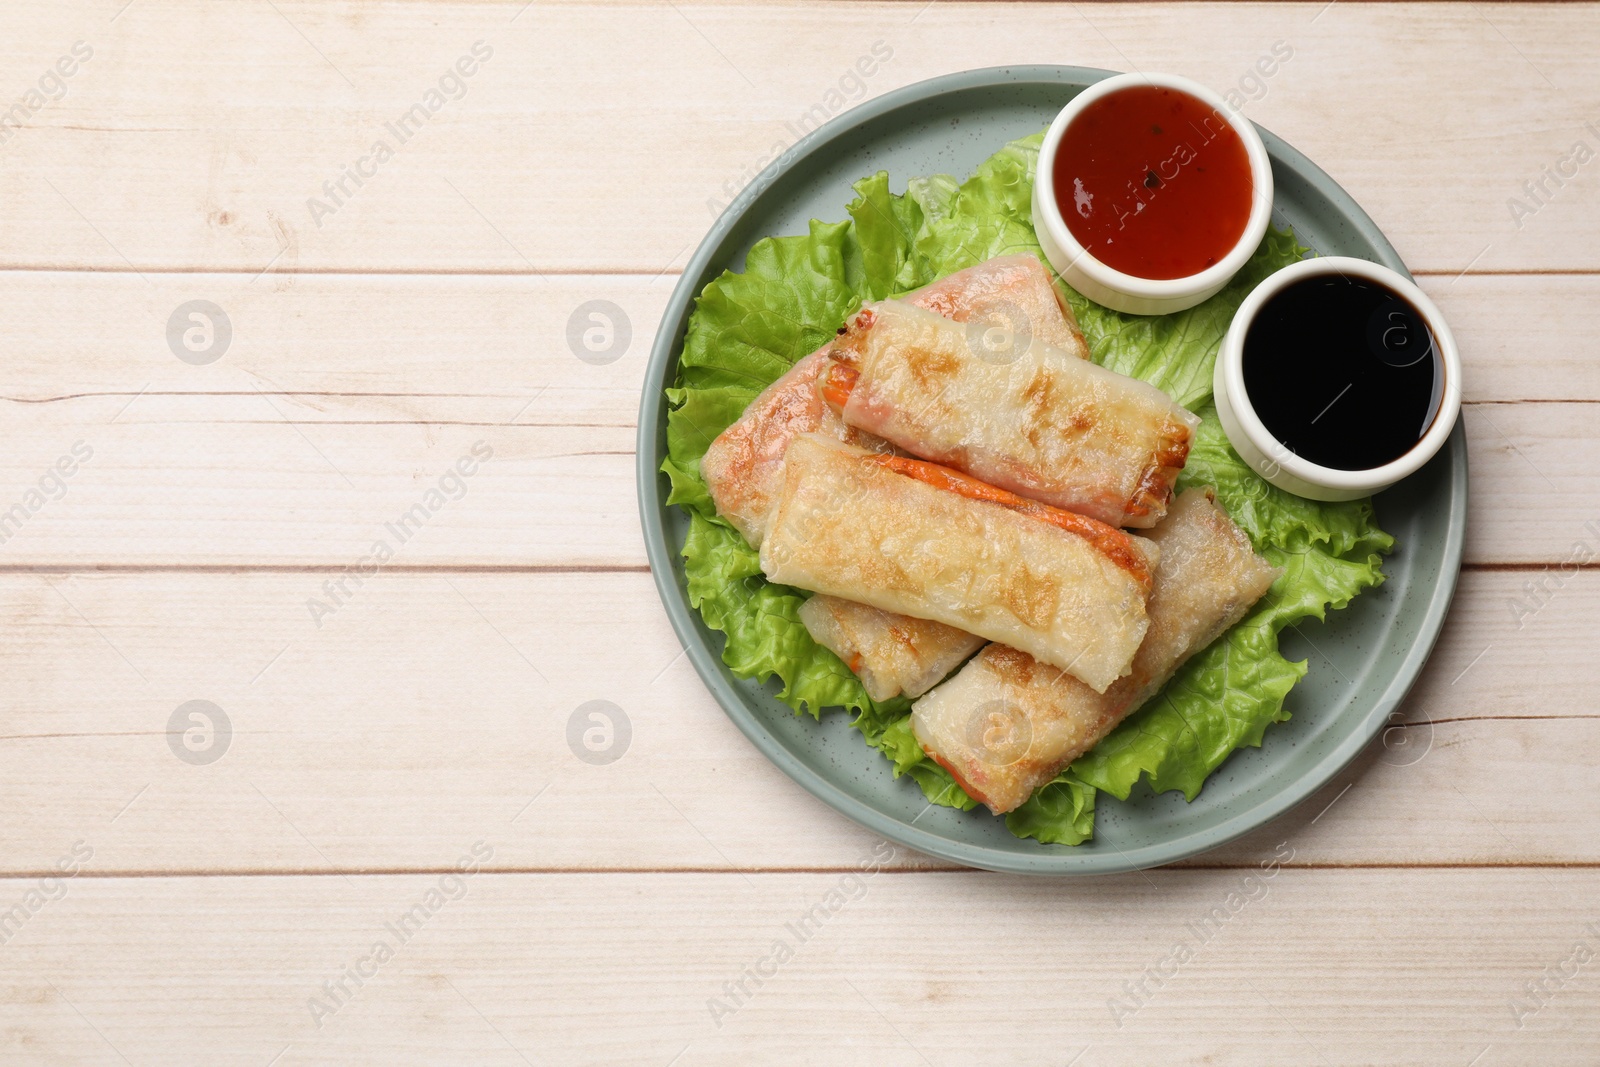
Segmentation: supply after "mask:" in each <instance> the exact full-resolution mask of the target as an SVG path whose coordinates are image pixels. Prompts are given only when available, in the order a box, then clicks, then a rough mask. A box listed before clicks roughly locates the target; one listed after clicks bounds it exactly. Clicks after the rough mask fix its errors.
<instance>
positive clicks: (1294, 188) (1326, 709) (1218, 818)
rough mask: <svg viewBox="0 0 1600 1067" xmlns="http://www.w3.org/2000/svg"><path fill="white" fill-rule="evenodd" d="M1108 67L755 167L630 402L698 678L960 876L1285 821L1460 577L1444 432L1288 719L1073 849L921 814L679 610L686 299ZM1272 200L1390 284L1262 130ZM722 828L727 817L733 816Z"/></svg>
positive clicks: (1380, 703)
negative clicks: (1184, 792)
mask: <svg viewBox="0 0 1600 1067" xmlns="http://www.w3.org/2000/svg"><path fill="white" fill-rule="evenodd" d="M1110 74H1111V72H1110V71H1102V70H1092V69H1087V68H1082V67H1043V66H1031V67H997V68H991V69H988V70H975V71H967V72H965V73H962V74H954V75H950V76H947V77H943V78H935V79H933V80H931V81H926V82H922V83H920V84H917V85H911V86H907V87H906V88H904V89H900V90H897V91H895V92H891V93H887V94H885V95H884V96H881V97H879V98H877V99H876V100H873V101H871V102H869V103H867V104H864V105H862V106H861V107H858V108H856V109H855V110H853V111H850V112H848V113H846V114H844V115H841V116H839V117H838V118H836V119H834V120H833V121H831V122H829V123H828V124H826V125H825V126H823V127H822V128H820V129H818V130H816V131H814V132H813V133H811V134H810V135H809V136H807V137H806V138H805V139H804V140H802V141H801V142H800V143H799V144H797V145H795V146H794V147H793V148H792V149H790V150H789V151H788V152H786V153H784V155H783V156H782V157H781V158H780V159H779V160H778V161H777V162H775V163H774V164H773V165H772V166H771V167H769V168H767V170H766V171H765V172H763V173H762V174H761V175H760V176H759V177H758V178H757V179H756V180H755V181H754V182H753V183H751V185H750V186H749V188H747V189H745V190H744V192H743V193H741V194H740V195H739V197H738V199H737V200H735V201H734V203H733V204H732V206H730V207H729V208H728V210H727V211H726V212H725V213H724V214H723V215H722V217H721V218H720V219H718V220H717V222H716V224H715V225H714V226H712V228H711V232H710V233H709V234H707V235H706V239H705V240H704V241H703V242H702V243H701V245H700V248H699V249H698V251H696V252H695V255H694V258H693V259H692V260H691V261H690V262H689V265H688V267H687V268H686V269H685V270H684V273H683V277H682V280H680V281H679V283H678V287H677V290H676V291H675V292H674V293H673V294H672V299H671V301H669V303H668V304H667V310H666V314H665V315H664V316H663V317H662V321H661V328H660V331H659V332H658V333H657V335H656V340H655V345H654V347H653V349H652V351H651V355H650V365H649V368H648V369H647V371H646V373H645V379H644V393H643V397H642V399H641V402H640V406H639V445H638V456H639V460H638V462H639V466H638V478H639V512H640V516H641V519H642V521H643V524H644V539H645V546H646V548H647V550H648V552H649V557H650V567H651V570H652V571H653V572H654V574H655V579H656V587H657V588H658V589H659V590H660V592H661V600H662V603H663V604H665V605H666V609H667V614H668V615H669V616H670V617H671V619H672V625H673V627H674V628H675V629H676V630H677V633H678V637H679V639H680V640H682V641H683V643H684V646H685V647H686V648H687V650H688V654H689V658H690V659H691V660H692V661H693V663H694V666H695V669H696V670H697V671H699V673H700V677H701V678H702V679H704V680H705V684H706V687H707V688H708V689H710V691H711V693H712V695H713V696H715V697H716V699H717V702H718V703H720V704H721V705H722V707H723V709H724V710H725V711H726V712H727V713H728V717H729V718H731V719H732V720H733V721H734V723H735V724H737V725H738V727H739V729H740V730H742V731H743V732H744V733H745V735H746V736H747V737H749V738H750V740H751V742H752V743H754V744H755V746H756V747H757V748H759V749H760V750H761V751H762V752H763V753H765V754H766V756H767V757H768V758H769V759H771V760H772V762H773V763H775V764H777V765H778V767H780V768H781V769H782V770H783V772H784V773H785V774H787V775H789V776H790V777H791V778H793V779H794V780H795V781H797V782H799V783H800V784H801V785H802V786H804V787H805V788H806V789H807V790H809V791H810V792H811V793H813V794H814V795H815V796H817V797H818V798H819V799H821V800H823V801H824V802H826V803H827V804H829V805H831V806H832V807H834V808H835V809H837V810H838V811H840V812H842V813H844V814H845V815H848V816H849V817H850V818H852V819H854V820H856V821H857V822H859V823H861V824H862V825H863V826H865V827H867V828H868V829H870V830H872V831H873V832H875V833H879V834H882V835H883V836H884V837H887V838H889V839H890V840H892V841H895V842H898V843H899V844H902V845H905V846H906V847H908V848H912V849H916V850H917V851H919V852H924V853H927V854H929V855H933V856H941V857H944V858H946V859H950V860H954V861H956V862H959V863H964V864H969V865H971V866H974V867H983V868H988V869H990V870H996V871H1014V872H1021V873H1028V874H1056V875H1060V874H1106V873H1113V872H1117V871H1127V870H1131V869H1134V868H1139V867H1151V866H1156V865H1158V864H1162V863H1170V862H1172V861H1174V860H1179V859H1183V858H1184V857H1187V856H1192V855H1194V854H1195V853H1198V852H1202V851H1204V850H1206V849H1209V848H1214V847H1216V846H1217V845H1220V844H1222V843H1224V842H1226V841H1230V840H1232V839H1233V838H1236V837H1238V836H1239V835H1241V834H1244V833H1246V832H1248V831H1250V830H1253V829H1255V828H1257V827H1259V826H1261V825H1262V824H1264V823H1266V822H1267V821H1269V820H1271V819H1273V818H1274V817H1276V816H1278V815H1281V814H1282V813H1283V812H1285V811H1288V810H1289V809H1290V808H1292V807H1294V806H1295V805H1296V804H1298V803H1300V802H1301V801H1302V800H1304V799H1305V798H1306V797H1308V796H1310V795H1311V794H1312V793H1313V792H1315V791H1316V790H1317V789H1318V788H1319V787H1321V786H1322V785H1323V784H1325V783H1326V782H1327V781H1328V780H1329V779H1330V778H1332V777H1333V776H1334V775H1335V774H1337V773H1338V771H1339V770H1340V768H1342V767H1344V766H1345V764H1347V763H1349V762H1350V760H1351V759H1352V758H1354V757H1355V756H1356V754H1357V753H1359V752H1360V751H1361V749H1362V748H1363V747H1364V746H1365V745H1367V744H1368V743H1370V742H1371V741H1372V740H1373V739H1374V738H1375V737H1376V736H1377V735H1378V734H1379V733H1380V732H1381V731H1382V729H1383V727H1384V725H1385V724H1386V723H1387V722H1388V721H1389V718H1390V715H1391V713H1393V712H1394V711H1395V709H1396V707H1397V706H1398V705H1399V703H1400V701H1401V699H1402V698H1403V697H1404V696H1405V694H1406V691H1407V690H1408V689H1409V688H1410V687H1411V684H1412V682H1413V681H1415V680H1416V677H1417V674H1418V672H1420V671H1421V669H1422V665H1423V663H1424V662H1425V661H1426V660H1427V657H1428V653H1429V652H1430V651H1431V650H1432V648H1433V643H1434V640H1435V639H1436V638H1437V637H1438V634H1439V630H1440V627H1441V626H1442V625H1443V623H1444V618H1445V613H1446V611H1447V610H1448V609H1449V606H1450V598H1451V595H1452V593H1453V592H1454V589H1455V582H1456V573H1457V571H1458V570H1459V568H1460V563H1461V548H1462V541H1463V535H1464V533H1465V523H1466V506H1467V448H1466V441H1465V439H1464V437H1463V434H1462V430H1461V427H1460V426H1459V425H1457V426H1456V428H1455V431H1454V433H1453V434H1452V435H1451V437H1450V440H1449V443H1448V444H1447V445H1446V446H1445V448H1444V450H1443V451H1442V452H1440V454H1439V455H1438V456H1436V457H1435V458H1434V459H1433V460H1432V461H1431V462H1430V463H1428V465H1427V466H1425V467H1424V468H1423V469H1422V470H1420V471H1419V472H1417V473H1416V474H1414V475H1412V476H1411V477H1410V478H1407V479H1406V480H1405V481H1403V482H1401V483H1399V484H1398V485H1396V486H1394V487H1393V488H1391V489H1389V490H1387V491H1386V492H1384V493H1383V494H1381V495H1380V496H1379V497H1378V498H1377V501H1376V503H1377V511H1378V520H1379V522H1380V523H1381V524H1382V525H1383V527H1384V529H1386V530H1388V531H1389V532H1390V533H1392V534H1394V535H1395V537H1396V538H1398V542H1399V543H1398V547H1397V549H1396V551H1395V554H1394V555H1393V556H1392V557H1390V559H1389V560H1388V562H1387V563H1386V564H1385V567H1384V570H1385V572H1386V573H1387V574H1388V581H1387V582H1385V583H1384V584H1383V585H1382V586H1381V587H1379V588H1378V589H1375V590H1370V591H1368V592H1365V593H1363V594H1361V595H1360V596H1359V597H1357V598H1356V599H1355V600H1354V601H1353V602H1352V604H1351V605H1350V607H1349V608H1347V609H1345V610H1343V611H1337V612H1332V613H1330V615H1329V618H1328V621H1327V622H1326V623H1317V622H1315V621H1314V620H1313V621H1310V622H1306V623H1302V624H1301V625H1300V626H1299V627H1298V630H1294V629H1290V630H1285V631H1284V633H1283V637H1282V647H1283V651H1284V654H1285V655H1287V656H1288V657H1290V658H1291V659H1308V660H1309V661H1310V668H1311V669H1310V673H1309V674H1308V675H1307V676H1306V678H1305V680H1304V681H1302V682H1301V683H1300V684H1299V685H1297V686H1296V687H1295V688H1294V691H1293V692H1291V693H1290V694H1289V700H1288V705H1287V707H1288V710H1289V711H1290V712H1291V713H1292V714H1293V718H1292V719H1291V720H1290V721H1289V722H1286V723H1281V724H1279V725H1276V726H1273V727H1271V728H1269V729H1268V730H1267V733H1266V741H1265V743H1264V744H1263V746H1262V747H1261V748H1259V749H1243V750H1240V751H1239V752H1236V753H1234V754H1233V756H1232V757H1230V758H1229V759H1228V761H1227V762H1226V763H1224V764H1223V765H1222V766H1221V767H1220V768H1219V769H1218V770H1217V771H1216V773H1214V774H1213V775H1212V776H1211V778H1210V779H1209V780H1208V781H1207V782H1206V786H1205V789H1204V791H1202V792H1201V794H1200V796H1199V797H1198V798H1197V799H1196V800H1195V801H1194V803H1192V804H1190V803H1185V802H1184V800H1183V797H1182V796H1181V795H1180V794H1178V793H1164V794H1160V795H1155V794H1152V793H1150V792H1149V790H1148V789H1145V788H1143V787H1142V786H1141V787H1140V788H1139V789H1136V790H1135V792H1134V794H1133V796H1132V797H1130V798H1129V800H1128V801H1126V802H1119V801H1117V800H1115V799H1113V798H1111V797H1108V796H1107V795H1105V794H1103V793H1102V794H1101V795H1100V797H1099V800H1098V809H1097V813H1096V821H1095V838H1094V840H1093V841H1092V842H1089V843H1087V844H1084V845H1080V846H1078V847H1076V848H1068V847H1065V846H1060V845H1041V844H1040V843H1039V842H1037V841H1033V840H1026V839H1021V838H1017V837H1014V836H1012V835H1011V833H1010V832H1009V831H1007V830H1006V828H1005V825H1004V823H1003V822H1002V821H1001V820H1000V819H997V818H995V817H993V816H991V815H989V814H988V813H987V812H986V811H984V810H983V809H982V808H979V809H978V810H976V811H972V812H959V811H955V810H953V809H949V808H937V807H936V808H931V809H929V808H928V807H927V802H926V801H925V800H924V799H923V797H922V793H921V791H920V790H919V789H918V788H917V786H916V784H915V783H914V782H912V781H911V779H910V778H901V779H899V780H895V779H893V778H892V777H891V776H890V768H889V763H888V761H886V760H885V759H884V758H883V757H882V756H880V755H879V754H878V753H877V752H875V751H873V750H872V749H870V748H868V747H867V746H866V744H865V743H864V742H863V741H862V740H861V738H860V735H858V734H857V733H856V732H855V731H854V730H852V729H851V728H850V725H849V720H848V716H847V715H846V714H844V713H843V712H839V711H832V712H827V713H824V715H823V718H822V721H821V722H820V723H818V722H815V721H813V720H812V719H811V717H810V716H804V717H799V716H795V715H794V714H792V713H791V712H790V711H789V709H788V708H787V707H785V706H784V705H783V704H781V703H780V702H779V701H778V700H777V699H776V698H775V697H774V696H773V693H774V692H775V690H774V689H773V687H772V686H770V685H769V686H761V685H757V684H756V683H754V682H751V681H747V680H745V679H741V678H737V677H735V676H734V675H733V674H732V673H731V672H730V671H729V670H728V669H727V667H725V666H724V665H723V663H722V660H721V651H722V635H721V634H719V633H717V632H715V631H712V630H708V629H707V628H706V626H705V624H704V623H702V622H701V620H700V617H699V615H698V614H697V613H696V612H695V611H694V610H693V609H692V608H690V607H689V603H688V598H687V596H686V594H685V590H684V577H683V559H682V556H681V555H680V551H679V550H680V548H681V546H682V544H683V535H684V531H685V530H686V528H687V525H688V520H687V518H686V517H685V516H684V515H683V514H682V513H681V511H680V509H678V508H673V507H668V506H667V505H666V503H665V501H666V497H667V491H668V485H667V479H666V477H665V476H664V475H662V474H660V473H659V468H660V466H661V461H662V459H663V458H664V457H665V455H666V436H665V435H666V424H667V419H666V400H665V398H664V396H663V395H662V390H663V389H664V388H665V387H666V386H668V385H669V384H671V383H672V382H673V380H674V379H675V377H676V373H677V360H678V353H679V351H680V350H681V348H682V345H683V336H684V330H685V327H686V326H687V324H688V320H689V314H690V312H691V310H692V309H693V306H694V298H695V296H696V294H698V293H699V292H700V290H701V289H702V288H704V286H705V285H706V283H707V282H708V281H710V280H711V279H712V278H714V277H716V276H717V274H719V273H720V272H721V271H722V270H724V269H730V270H734V271H738V270H742V269H743V265H744V257H745V253H746V252H747V251H748V250H749V248H750V246H751V245H752V244H754V243H755V242H756V241H758V240H760V239H761V238H763V237H767V236H769V235H781V234H801V233H804V232H805V231H806V222H807V220H809V219H811V218H819V219H828V220H832V219H840V218H843V217H845V205H846V204H848V203H849V202H850V201H851V200H852V199H853V198H854V193H853V192H852V191H851V189H850V183H851V182H853V181H855V180H856V179H858V178H860V177H862V176H864V175H868V174H872V173H874V172H875V171H878V170H888V171H889V174H890V177H891V181H893V182H894V183H895V184H896V185H897V186H903V185H904V183H905V180H906V179H907V178H908V177H911V176H913V175H924V174H936V173H941V172H943V173H948V174H954V175H957V176H961V177H965V176H966V175H968V174H970V173H971V172H972V170H973V168H975V167H976V166H977V165H978V164H979V163H981V162H983V160H985V159H987V158H988V157H989V156H991V155H993V154H994V153H995V152H996V151H998V150H999V149H1000V147H1001V146H1002V145H1004V144H1005V143H1006V142H1007V141H1011V140H1015V139H1016V138H1018V137H1023V136H1026V135H1028V134H1031V133H1036V132H1038V131H1039V130H1042V129H1043V128H1044V127H1045V126H1046V125H1048V124H1049V122H1050V120H1051V119H1052V118H1053V117H1054V116H1055V115H1056V113H1057V112H1058V111H1059V110H1060V109H1061V107H1062V106H1063V105H1064V104H1066V102H1067V101H1068V100H1070V99H1071V98H1072V97H1073V95H1074V94H1076V93H1077V92H1078V91H1079V90H1081V89H1083V88H1084V87H1085V86H1087V85H1089V84H1092V83H1093V82H1096V81H1098V80H1100V79H1101V78H1105V77H1108V76H1109V75H1110ZM1261 136H1262V138H1263V140H1264V141H1265V142H1266V145H1267V149H1268V152H1269V154H1270V155H1271V157H1272V168H1273V178H1274V182H1275V185H1276V202H1275V207H1274V211H1273V220H1274V223H1275V224H1277V225H1280V226H1281V225H1285V224H1287V225H1290V226H1293V227H1294V230H1295V233H1296V234H1297V235H1298V236H1299V238H1300V241H1301V243H1303V244H1308V245H1310V246H1311V247H1312V248H1313V249H1314V250H1315V251H1316V252H1317V253H1319V254H1322V255H1346V256H1357V257H1360V258H1363V259H1369V260H1373V261H1375V262H1379V263H1384V264H1387V265H1388V266H1390V267H1393V268H1394V269H1396V270H1399V271H1401V272H1404V271H1405V264H1403V263H1402V262H1401V261H1400V257H1399V256H1398V255H1397V254H1396V253H1395V250H1394V249H1393V248H1392V247H1390V245H1389V243H1388V242H1387V241H1386V240H1384V237H1383V234H1382V233H1380V232H1379V231H1378V228H1377V227H1376V226H1375V225H1373V222H1372V220H1371V219H1369V218H1368V217H1367V216H1366V214H1365V213H1364V212H1363V211H1362V210H1361V208H1360V207H1358V206H1357V205H1356V203H1355V202H1354V201H1353V200H1351V199H1350V197H1349V196H1348V195H1347V194H1346V193H1345V192H1344V190H1342V189H1340V188H1339V186H1338V185H1337V184H1335V183H1334V181H1333V180H1332V179H1331V178H1329V177H1328V176H1327V175H1326V174H1324V173H1323V172H1322V171H1321V170H1319V169H1318V168H1317V167H1316V166H1315V165H1314V164H1313V163H1311V162H1310V161H1309V160H1307V159H1306V158H1305V157H1304V156H1302V155H1301V154H1300V153H1299V152H1296V151H1295V150H1294V149H1293V148H1290V147H1289V146H1288V145H1287V144H1285V143H1284V142H1283V141H1281V140H1279V139H1278V138H1277V137H1275V136H1273V135H1272V134H1271V133H1268V132H1267V131H1265V130H1262V131H1261ZM728 817H729V818H737V817H738V813H736V812H730V813H729V814H728Z"/></svg>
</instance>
